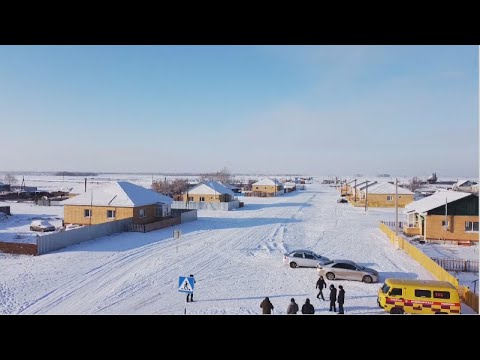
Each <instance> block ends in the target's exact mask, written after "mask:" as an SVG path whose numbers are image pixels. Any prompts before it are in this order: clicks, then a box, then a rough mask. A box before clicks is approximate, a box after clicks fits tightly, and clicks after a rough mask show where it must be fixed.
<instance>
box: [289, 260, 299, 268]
mask: <svg viewBox="0 0 480 360" xmlns="http://www.w3.org/2000/svg"><path fill="white" fill-rule="evenodd" d="M290 267H291V268H292V269H295V268H296V267H298V265H297V263H296V262H295V261H292V262H291V263H290Z"/></svg>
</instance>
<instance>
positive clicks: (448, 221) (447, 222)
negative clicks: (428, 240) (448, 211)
mask: <svg viewBox="0 0 480 360" xmlns="http://www.w3.org/2000/svg"><path fill="white" fill-rule="evenodd" d="M449 224H450V220H447V221H446V224H445V220H442V226H443V227H444V228H448V225H449Z"/></svg>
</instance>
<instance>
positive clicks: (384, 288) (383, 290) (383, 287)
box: [382, 284, 390, 294]
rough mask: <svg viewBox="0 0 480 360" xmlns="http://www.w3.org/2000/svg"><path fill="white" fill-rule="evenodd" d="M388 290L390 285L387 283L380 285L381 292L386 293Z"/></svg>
mask: <svg viewBox="0 0 480 360" xmlns="http://www.w3.org/2000/svg"><path fill="white" fill-rule="evenodd" d="M388 290H390V286H388V285H387V284H383V286H382V292H383V293H384V294H387V293H388Z"/></svg>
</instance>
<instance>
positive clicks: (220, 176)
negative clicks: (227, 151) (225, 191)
mask: <svg viewBox="0 0 480 360" xmlns="http://www.w3.org/2000/svg"><path fill="white" fill-rule="evenodd" d="M232 180H233V177H232V174H231V172H230V170H228V168H226V167H224V168H223V169H221V170H220V171H217V172H214V173H206V174H201V175H200V181H219V182H221V183H223V184H230V183H231V182H232Z"/></svg>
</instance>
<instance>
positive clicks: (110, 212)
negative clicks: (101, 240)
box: [107, 210, 115, 219]
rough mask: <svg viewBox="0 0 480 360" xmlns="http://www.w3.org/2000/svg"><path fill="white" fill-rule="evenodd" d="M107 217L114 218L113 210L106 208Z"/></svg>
mask: <svg viewBox="0 0 480 360" xmlns="http://www.w3.org/2000/svg"><path fill="white" fill-rule="evenodd" d="M107 219H115V210H107Z"/></svg>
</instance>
